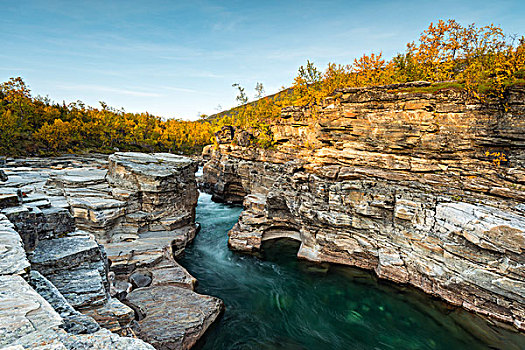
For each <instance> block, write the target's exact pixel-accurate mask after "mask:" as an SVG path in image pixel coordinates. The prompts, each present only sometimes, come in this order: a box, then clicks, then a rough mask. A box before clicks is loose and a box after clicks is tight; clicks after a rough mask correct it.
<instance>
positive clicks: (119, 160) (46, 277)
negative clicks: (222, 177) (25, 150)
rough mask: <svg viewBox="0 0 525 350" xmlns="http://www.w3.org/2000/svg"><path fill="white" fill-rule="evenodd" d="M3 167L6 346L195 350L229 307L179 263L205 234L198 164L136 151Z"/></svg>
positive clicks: (0, 224) (0, 308) (0, 250)
mask: <svg viewBox="0 0 525 350" xmlns="http://www.w3.org/2000/svg"><path fill="white" fill-rule="evenodd" d="M0 167H1V168H2V169H0V175H1V176H0V347H2V346H8V345H10V346H15V348H16V349H44V348H45V349H50V348H51V347H52V348H53V349H55V348H56V349H77V350H79V349H94V348H97V349H154V348H156V349H189V348H191V347H192V346H193V345H194V344H195V342H196V341H197V340H198V339H199V338H200V337H201V336H202V335H203V334H204V332H205V331H206V330H207V328H208V327H209V326H210V325H211V324H212V323H213V322H214V321H215V320H216V319H217V318H218V316H219V315H220V313H221V312H222V310H223V303H222V301H221V300H219V299H217V298H214V297H211V296H207V295H200V294H197V293H195V292H194V287H195V284H196V279H195V278H194V277H193V276H191V275H190V274H189V273H188V272H187V271H186V270H185V269H184V268H183V267H182V266H181V265H179V264H178V263H177V261H176V260H175V258H176V257H177V256H178V255H180V254H181V253H182V252H183V250H184V248H185V247H186V245H187V244H188V243H189V242H191V241H192V240H193V238H194V237H195V234H196V233H197V231H198V227H199V226H198V224H196V223H195V207H196V205H197V198H198V192H197V187H196V181H195V171H196V170H197V164H196V162H194V161H192V160H191V159H189V158H185V157H182V156H176V155H172V154H166V153H153V154H143V153H131V152H128V153H115V154H112V155H111V156H109V158H108V157H106V156H94V157H91V156H88V157H80V156H78V157H77V156H65V157H62V158H51V159H38V158H36V159H19V160H16V159H11V160H8V161H7V163H5V164H0ZM115 333H117V334H115ZM119 335H124V336H119ZM137 338H140V339H142V340H143V341H142V340H139V339H137ZM146 342H147V343H146Z"/></svg>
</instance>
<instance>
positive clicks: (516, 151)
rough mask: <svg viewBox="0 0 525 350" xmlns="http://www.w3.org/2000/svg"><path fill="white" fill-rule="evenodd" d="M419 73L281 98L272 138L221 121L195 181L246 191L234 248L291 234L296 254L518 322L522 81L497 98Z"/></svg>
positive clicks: (522, 247) (524, 125)
mask: <svg viewBox="0 0 525 350" xmlns="http://www.w3.org/2000/svg"><path fill="white" fill-rule="evenodd" d="M427 85H429V84H428V83H425V82H419V83H413V84H405V85H391V86H385V87H376V88H360V89H357V88H356V89H343V90H340V91H336V93H335V94H334V95H333V96H332V97H329V98H327V99H326V100H325V101H324V102H323V104H322V105H320V106H314V107H310V108H305V107H289V108H285V109H283V111H282V114H281V117H280V118H278V119H277V120H275V122H274V123H273V126H272V132H273V137H274V140H275V141H276V145H275V147H274V148H273V149H267V150H264V149H259V148H255V147H250V146H248V147H241V146H239V144H240V143H239V141H238V140H237V139H236V138H237V137H238V135H239V134H240V133H239V132H238V131H237V130H235V129H231V128H230V129H228V130H223V131H221V132H219V133H217V135H216V136H217V138H218V140H219V141H220V142H219V143H218V146H216V147H215V148H211V147H209V148H208V149H206V150H205V153H206V154H205V155H206V157H207V158H208V159H209V161H208V162H207V163H206V165H205V166H204V175H203V178H202V179H203V182H204V183H203V185H202V187H203V188H204V189H205V190H207V191H209V192H211V193H212V194H213V195H214V198H215V199H217V200H221V201H226V202H238V203H239V202H241V199H242V200H243V201H244V207H245V210H244V211H243V213H242V214H241V217H240V219H239V222H238V223H237V224H236V225H235V226H234V228H233V229H232V230H231V231H230V234H229V235H230V237H229V244H230V247H232V248H233V249H236V250H241V251H248V252H254V251H258V250H260V249H261V242H262V241H264V240H265V239H269V237H271V238H277V237H289V238H293V239H299V240H300V241H301V248H300V250H299V253H298V255H299V257H301V258H305V259H309V260H313V261H327V262H334V263H339V264H347V265H353V266H358V267H362V268H365V269H370V270H374V271H375V272H376V273H377V275H378V276H379V277H382V278H386V279H390V280H393V281H396V282H400V283H408V284H412V285H414V286H417V287H418V288H421V289H422V290H424V291H425V292H427V293H429V294H432V295H436V296H440V297H441V298H443V299H445V300H447V301H449V302H450V303H452V304H454V305H458V306H462V307H465V308H466V309H469V310H472V311H476V312H479V313H481V314H484V315H487V316H489V317H491V318H492V319H495V320H499V321H503V322H508V323H512V324H514V325H515V326H516V327H517V328H519V329H521V330H525V268H524V267H525V254H524V252H525V205H524V204H523V203H524V202H525V118H524V114H525V88H524V87H514V88H512V89H511V90H510V92H509V94H508V96H506V98H505V101H503V102H504V105H505V107H506V110H505V108H502V103H501V101H495V100H494V101H492V100H487V101H485V102H483V103H480V102H479V101H475V100H472V99H470V98H468V96H466V95H465V94H464V93H463V92H461V91H457V90H452V89H443V90H439V91H435V92H425V91H423V90H422V89H421V88H422V87H425V86H427ZM239 137H240V136H239ZM243 138H245V137H243ZM232 141H234V142H232ZM234 144H235V145H234Z"/></svg>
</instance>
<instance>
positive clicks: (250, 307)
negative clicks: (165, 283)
mask: <svg viewBox="0 0 525 350" xmlns="http://www.w3.org/2000/svg"><path fill="white" fill-rule="evenodd" d="M240 212H241V208H240V207H235V206H229V205H225V204H219V203H214V202H212V201H211V196H209V195H207V194H203V193H202V194H201V195H200V197H199V204H198V207H197V221H198V222H200V224H201V225H202V228H201V231H200V233H199V234H198V235H197V237H196V238H195V241H194V242H193V244H192V245H190V246H189V247H188V248H187V249H186V253H185V256H184V257H183V258H182V259H180V263H181V264H182V265H183V266H184V267H186V268H187V269H188V271H189V272H190V273H191V274H192V275H193V276H195V277H196V278H197V279H198V281H199V284H198V286H197V292H198V293H202V294H208V295H213V296H216V297H219V298H221V299H222V300H224V303H225V305H226V311H225V313H224V315H223V317H222V318H221V319H220V321H219V322H218V323H217V324H216V325H214V326H213V327H212V328H211V329H210V330H209V331H208V332H207V334H206V336H205V337H204V338H203V339H202V340H201V341H200V343H199V344H198V346H197V348H198V349H214V350H223V349H265V350H269V349H314V350H317V349H330V350H335V349H433V350H434V349H445V350H453V349H469V350H474V349H524V348H525V337H524V336H523V335H520V334H518V333H515V332H513V331H510V330H505V329H502V328H498V327H495V326H491V325H489V324H488V322H486V321H485V320H484V319H482V318H480V317H478V316H475V315H473V314H471V313H468V312H466V311H464V310H461V309H458V308H453V307H450V306H448V305H446V304H445V303H443V302H441V301H439V300H434V299H433V298H432V297H430V296H428V295H425V294H423V293H422V292H420V291H418V290H416V289H414V288H412V287H403V286H398V285H395V284H393V283H390V282H386V281H379V280H378V279H377V278H375V277H374V275H373V274H372V273H370V272H367V271H362V270H359V269H355V268H351V267H344V266H335V265H314V264H311V263H308V262H304V261H299V260H297V259H296V257H295V254H296V252H297V249H298V246H297V245H296V244H295V243H294V242H290V241H283V240H280V241H270V242H267V244H266V245H265V246H264V254H263V256H262V257H255V256H250V255H244V254H239V253H235V252H232V251H230V250H229V249H228V246H227V240H228V235H227V232H228V231H229V229H230V228H231V227H232V226H233V225H234V224H235V222H236V221H237V218H238V216H239V214H240Z"/></svg>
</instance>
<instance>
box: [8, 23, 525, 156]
mask: <svg viewBox="0 0 525 350" xmlns="http://www.w3.org/2000/svg"><path fill="white" fill-rule="evenodd" d="M418 80H426V81H430V82H433V83H435V84H434V85H433V86H432V87H431V89H434V90H439V89H443V88H454V89H462V90H464V91H466V93H467V94H468V95H470V96H471V97H472V98H476V99H479V100H483V99H484V98H486V97H487V96H496V97H498V98H502V99H503V98H504V96H505V92H506V89H507V88H508V87H509V86H512V85H515V84H525V38H524V37H523V36H522V37H521V38H518V37H517V36H512V35H510V36H509V35H505V34H504V32H503V30H502V29H501V28H499V27H497V26H494V25H487V26H482V27H478V26H476V25H475V24H470V25H467V26H462V25H461V24H459V23H457V22H456V21H455V20H448V21H442V20H440V21H438V22H437V23H431V24H430V26H429V27H428V28H427V29H426V30H424V31H423V32H422V33H421V36H420V37H419V39H418V40H417V41H414V42H411V43H408V44H407V46H406V49H405V51H404V52H403V53H399V54H397V55H396V56H394V57H393V58H391V59H389V60H388V59H385V58H384V57H383V55H382V53H381V52H379V53H371V54H368V55H367V54H365V55H363V56H361V57H359V58H356V59H354V60H353V62H352V63H351V64H346V65H342V64H335V63H329V64H328V66H327V67H326V69H325V70H324V71H323V70H320V69H319V68H317V67H316V66H315V65H314V64H313V63H312V62H310V61H307V64H306V65H305V66H301V67H300V68H299V70H298V73H297V76H296V77H295V79H294V82H293V84H292V85H291V87H288V88H285V87H283V88H282V91H281V92H279V93H277V94H275V95H272V96H269V97H268V96H267V97H262V96H263V94H264V87H263V85H262V84H261V83H257V85H256V88H255V90H256V95H255V98H256V100H255V101H253V102H249V99H248V96H247V94H246V92H245V90H244V88H243V87H241V86H240V85H239V84H233V87H234V88H236V90H237V91H238V96H237V101H238V102H239V106H238V107H236V108H233V109H232V110H230V111H226V112H223V113H219V114H218V115H216V116H214V117H212V118H204V117H203V118H201V119H200V120H198V121H183V120H180V119H170V120H167V121H164V120H162V119H161V118H159V117H157V116H154V115H151V114H149V113H127V112H125V111H123V110H117V109H114V108H111V107H108V106H107V105H106V104H104V103H101V108H93V107H89V106H85V105H84V104H83V103H82V102H80V101H77V102H75V103H70V104H68V105H66V104H57V103H53V102H52V101H50V100H49V99H47V98H42V97H33V96H32V95H31V92H30V90H29V88H28V87H27V85H26V84H25V83H24V81H23V80H22V79H21V78H11V79H10V80H9V81H7V82H5V83H3V84H1V85H0V115H1V118H0V154H3V155H27V154H33V155H45V154H55V153H62V152H83V151H98V152H112V151H114V150H115V149H119V150H135V151H168V152H178V153H185V154H189V153H196V152H200V151H201V150H202V147H203V146H204V145H207V144H210V143H212V142H213V140H214V138H213V133H214V132H216V131H218V130H219V129H221V128H222V127H223V126H225V125H231V126H236V127H239V128H242V129H244V130H247V131H249V132H250V133H251V134H252V135H253V136H254V138H253V142H254V143H255V144H256V145H258V146H261V147H271V146H272V145H273V138H272V134H271V124H272V121H273V120H274V119H275V118H278V117H279V115H280V111H281V108H282V107H286V106H291V105H295V106H298V105H315V104H319V103H320V102H321V100H322V99H324V98H325V97H327V96H328V95H330V94H332V93H333V92H334V91H335V90H336V89H339V88H344V87H364V86H377V85H387V84H394V83H405V82H411V81H418Z"/></svg>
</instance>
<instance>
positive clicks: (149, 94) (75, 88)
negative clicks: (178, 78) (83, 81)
mask: <svg viewBox="0 0 525 350" xmlns="http://www.w3.org/2000/svg"><path fill="white" fill-rule="evenodd" d="M57 87H58V88H59V89H64V90H70V91H71V90H73V91H81V90H89V91H101V92H113V93H116V94H120V95H128V96H136V97H164V95H163V94H159V93H156V92H147V91H138V90H128V89H119V88H112V87H107V86H99V85H61V84H60V85H58V86H57Z"/></svg>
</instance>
